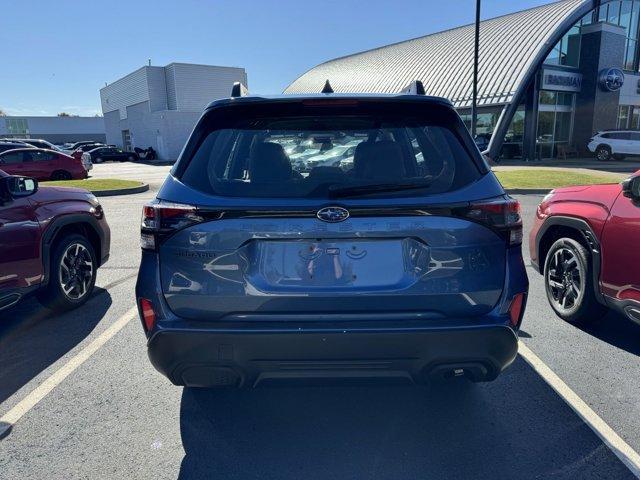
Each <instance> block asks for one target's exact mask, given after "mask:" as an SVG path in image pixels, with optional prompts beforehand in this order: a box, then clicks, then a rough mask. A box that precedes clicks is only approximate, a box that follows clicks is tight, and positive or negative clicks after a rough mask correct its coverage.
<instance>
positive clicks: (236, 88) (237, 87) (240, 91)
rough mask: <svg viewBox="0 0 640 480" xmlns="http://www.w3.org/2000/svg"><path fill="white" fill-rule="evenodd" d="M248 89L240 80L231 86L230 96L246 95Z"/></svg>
mask: <svg viewBox="0 0 640 480" xmlns="http://www.w3.org/2000/svg"><path fill="white" fill-rule="evenodd" d="M247 95H249V90H248V89H247V87H245V86H244V85H243V84H242V83H241V82H235V83H234V84H233V87H231V98H238V97H246V96H247Z"/></svg>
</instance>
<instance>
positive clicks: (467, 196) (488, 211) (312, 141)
mask: <svg viewBox="0 0 640 480" xmlns="http://www.w3.org/2000/svg"><path fill="white" fill-rule="evenodd" d="M415 90H416V89H415V88H414V90H413V91H415ZM519 209H520V207H519V204H518V202H517V201H515V200H513V199H512V198H510V197H509V196H507V195H506V194H505V191H504V190H503V188H502V186H501V185H500V183H499V182H498V180H497V179H496V177H495V176H494V175H493V173H492V172H491V171H490V169H489V168H488V166H487V164H486V162H485V161H484V159H483V158H482V156H481V154H480V152H479V151H478V149H477V147H476V146H475V144H474V142H473V140H472V138H471V136H470V135H469V133H468V132H467V130H466V128H465V126H464V124H463V122H462V121H461V119H460V117H459V116H458V114H457V113H456V111H455V110H454V108H453V106H452V105H451V103H450V102H449V101H447V100H445V99H442V98H435V97H429V96H426V95H420V94H411V93H401V94H398V95H343V94H340V95H338V94H333V93H329V94H318V95H308V96H287V95H285V96H278V97H255V96H242V95H238V96H236V97H232V98H229V99H224V100H219V101H216V102H213V103H212V104H210V105H209V106H208V107H207V108H206V109H205V111H204V113H203V115H202V117H201V118H200V120H199V121H198V123H197V125H196V126H195V129H194V131H193V133H192V134H191V137H190V138H189V140H188V142H187V144H186V146H185V148H184V150H183V152H182V154H181V155H180V158H179V160H178V161H177V163H176V164H175V166H174V167H173V169H172V171H171V174H170V175H169V177H168V178H167V179H166V181H165V183H164V184H163V186H162V188H161V189H160V191H159V193H158V195H157V198H156V199H155V200H154V201H153V202H151V203H150V204H148V205H146V206H145V207H144V210H143V218H142V233H141V236H142V249H143V252H142V262H141V266H140V271H139V275H138V281H137V286H136V297H137V303H138V309H139V313H140V317H141V319H142V325H143V328H144V330H145V333H146V335H147V338H148V353H149V357H150V359H151V362H152V364H153V365H154V366H155V368H156V369H158V370H159V371H160V372H162V373H163V374H164V375H166V376H167V377H168V378H169V379H170V380H171V381H172V382H173V383H174V384H177V385H187V386H203V387H214V386H236V387H253V386H257V385H259V384H263V383H272V382H281V381H292V380H300V379H305V380H309V379H313V380H322V381H327V380H330V379H341V380H345V379H346V380H348V381H351V380H362V379H377V378H380V379H384V378H386V379H392V380H395V381H401V382H405V381H406V382H412V383H421V382H425V381H428V380H429V379H431V378H433V377H449V376H464V377H467V378H469V379H470V380H473V381H488V380H493V379H494V378H496V376H497V375H498V374H499V373H500V372H501V371H502V370H503V369H504V368H505V367H507V366H508V365H509V364H510V363H511V362H512V361H513V360H514V358H515V356H516V354H517V330H518V328H519V326H520V322H521V319H522V315H523V312H524V307H525V303H526V295H527V290H528V280H527V276H526V272H525V267H524V263H523V260H522V253H521V239H522V223H521V218H520V213H519Z"/></svg>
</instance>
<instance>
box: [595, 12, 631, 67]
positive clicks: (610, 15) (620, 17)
mask: <svg viewBox="0 0 640 480" xmlns="http://www.w3.org/2000/svg"><path fill="white" fill-rule="evenodd" d="M595 18H597V19H598V21H600V22H607V23H612V24H614V25H619V26H621V27H622V28H624V30H625V36H626V39H625V52H624V62H623V68H624V69H625V70H630V71H637V70H638V49H639V47H638V41H639V39H640V34H639V33H638V28H639V25H640V0H623V1H619V0H616V1H613V2H607V3H604V4H603V5H601V6H600V7H599V9H598V11H597V12H596V14H595Z"/></svg>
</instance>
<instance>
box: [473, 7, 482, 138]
mask: <svg viewBox="0 0 640 480" xmlns="http://www.w3.org/2000/svg"><path fill="white" fill-rule="evenodd" d="M479 53H480V0H476V32H475V38H474V45H473V99H472V101H471V136H472V137H473V138H474V139H475V138H476V122H477V121H478V105H477V103H478V56H479Z"/></svg>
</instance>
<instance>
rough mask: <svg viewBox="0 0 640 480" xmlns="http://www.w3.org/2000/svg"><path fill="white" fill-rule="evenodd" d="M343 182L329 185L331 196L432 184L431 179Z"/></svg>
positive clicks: (404, 188)
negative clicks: (353, 183)
mask: <svg viewBox="0 0 640 480" xmlns="http://www.w3.org/2000/svg"><path fill="white" fill-rule="evenodd" d="M342 185H343V184H334V185H331V186H329V188H328V191H329V195H330V196H331V197H353V196H357V195H366V194H369V193H383V192H396V191H401V190H417V189H420V188H428V187H430V186H431V181H430V180H413V181H410V182H407V181H405V182H396V183H367V184H356V185H347V186H342Z"/></svg>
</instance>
